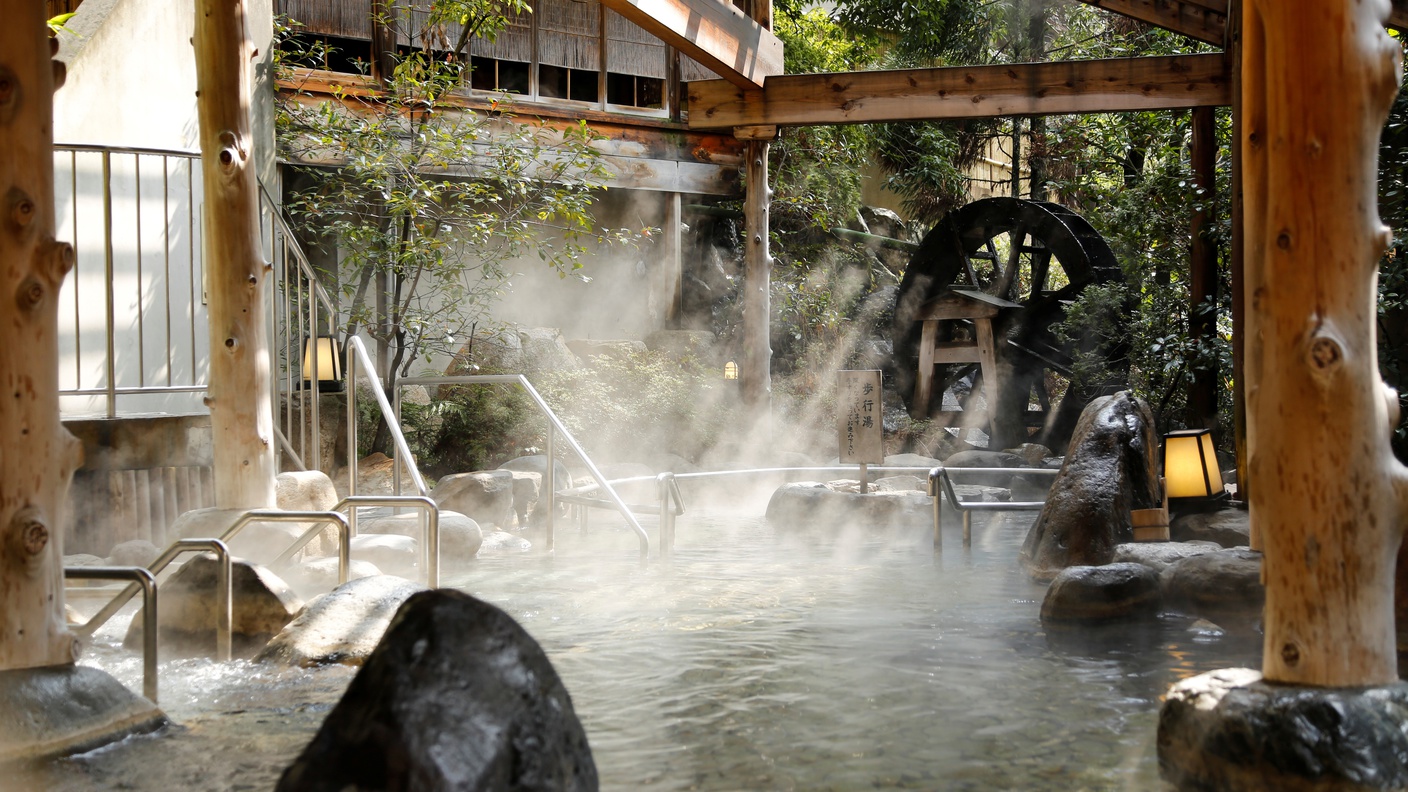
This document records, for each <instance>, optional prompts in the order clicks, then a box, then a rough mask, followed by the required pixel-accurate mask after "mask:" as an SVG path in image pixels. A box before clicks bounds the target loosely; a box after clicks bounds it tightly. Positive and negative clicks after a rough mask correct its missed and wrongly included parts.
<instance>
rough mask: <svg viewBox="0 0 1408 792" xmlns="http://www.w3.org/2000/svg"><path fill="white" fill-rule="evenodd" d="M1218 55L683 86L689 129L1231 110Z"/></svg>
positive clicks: (1224, 64) (808, 76)
mask: <svg viewBox="0 0 1408 792" xmlns="http://www.w3.org/2000/svg"><path fill="white" fill-rule="evenodd" d="M1231 100H1232V95H1231V74H1230V72H1229V69H1228V63H1227V59H1226V58H1225V57H1224V56H1223V54H1222V53H1220V52H1214V53H1205V54H1199V55H1171V56H1160V57H1143V58H1110V59H1104V60H1087V61H1051V62H1046V63H1016V64H999V65H993V66H951V67H944V68H934V69H901V70H894V71H872V72H841V73H835V74H788V75H781V76H776V77H769V78H768V80H767V85H766V87H765V88H764V89H763V90H743V89H740V88H737V87H736V86H733V85H730V84H729V83H727V82H725V81H723V80H708V81H703V82H694V83H690V84H689V127H690V128H691V129H718V128H730V127H752V126H811V125H819V124H860V123H874V122H884V121H932V120H942V119H960V118H991V117H997V116H1013V115H1017V116H1021V115H1060V114H1067V113H1104V112H1124V111H1136V110H1175V109H1186V108H1190V107H1209V106H1214V107H1215V106H1223V105H1228V104H1230V103H1231Z"/></svg>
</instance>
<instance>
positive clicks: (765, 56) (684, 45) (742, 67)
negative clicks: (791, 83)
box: [602, 0, 782, 88]
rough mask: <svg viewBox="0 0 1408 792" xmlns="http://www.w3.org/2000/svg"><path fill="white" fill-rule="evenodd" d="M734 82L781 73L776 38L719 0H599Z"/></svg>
mask: <svg viewBox="0 0 1408 792" xmlns="http://www.w3.org/2000/svg"><path fill="white" fill-rule="evenodd" d="M602 5H604V6H606V7H607V8H610V9H611V10H612V11H615V12H616V13H618V14H620V15H621V16H623V17H625V18H626V19H629V20H630V21H632V22H634V23H636V24H637V25H640V26H641V27H642V28H644V29H645V30H646V31H647V32H649V33H651V34H653V35H655V36H656V37H658V38H660V39H661V40H663V41H664V42H665V43H666V44H669V45H670V46H672V47H674V48H675V49H678V50H680V51H681V52H683V53H685V54H686V55H688V56H690V57H691V58H694V59H695V60H697V61H699V62H700V63H701V64H703V65H704V66H705V67H706V68H708V69H710V70H712V71H713V72H714V73H715V74H718V75H719V76H721V77H723V78H724V79H725V80H728V81H729V82H730V83H732V84H734V85H737V86H739V87H740V88H761V87H762V85H763V80H764V79H766V78H768V77H771V76H773V75H775V74H782V41H781V39H779V38H778V37H777V36H775V35H773V34H772V32H771V31H769V30H768V29H767V28H765V27H763V26H762V25H759V24H758V23H757V22H754V21H753V20H752V19H749V18H748V15H747V14H745V13H743V12H742V11H740V10H738V9H737V8H735V7H734V6H733V5H732V4H731V3H726V2H722V0H602Z"/></svg>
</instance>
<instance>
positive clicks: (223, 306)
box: [195, 0, 277, 509]
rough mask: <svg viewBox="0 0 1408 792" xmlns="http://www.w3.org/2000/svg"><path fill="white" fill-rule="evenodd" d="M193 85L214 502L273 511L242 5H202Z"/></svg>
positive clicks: (215, 0)
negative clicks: (201, 179)
mask: <svg viewBox="0 0 1408 792" xmlns="http://www.w3.org/2000/svg"><path fill="white" fill-rule="evenodd" d="M195 48H196V85H197V89H198V90H197V97H198V99H197V109H198V110H199V115H200V149H201V169H202V170H201V172H202V174H203V175H204V178H205V205H206V211H205V217H206V225H205V267H206V279H207V282H208V283H209V286H210V387H209V389H208V394H209V395H208V397H207V399H206V403H207V404H208V405H209V407H210V424H211V436H212V449H213V454H214V460H215V461H214V473H215V504H216V506H217V507H218V508H222V509H256V508H266V507H272V506H273V505H274V502H275V501H274V476H275V474H276V472H277V471H276V468H275V461H274V444H273V438H274V420H273V413H272V408H271V406H270V403H269V344H268V338H267V337H266V333H267V329H266V327H265V319H264V313H265V308H264V280H265V275H266V273H267V272H268V268H267V267H266V265H265V264H264V261H263V256H262V254H261V252H260V245H259V193H258V189H259V187H258V180H257V177H256V175H255V170H254V169H255V163H254V158H253V156H252V154H253V152H251V151H250V144H251V137H250V125H249V86H250V81H249V64H250V60H251V59H252V58H253V56H254V50H253V46H252V45H251V43H250V41H249V37H248V33H247V30H246V21H245V7H244V3H243V2H242V0H197V3H196V26H195Z"/></svg>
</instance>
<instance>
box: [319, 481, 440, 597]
mask: <svg viewBox="0 0 1408 792" xmlns="http://www.w3.org/2000/svg"><path fill="white" fill-rule="evenodd" d="M365 506H413V507H417V508H421V509H424V510H425V517H424V518H423V522H421V543H420V545H421V559H422V560H423V561H424V562H425V563H424V566H425V583H426V585H427V586H429V587H431V588H439V587H440V506H439V504H437V503H436V502H435V501H434V500H432V499H430V498H428V497H425V496H423V495H389V496H383V495H348V496H347V497H345V498H343V499H342V500H340V501H338V502H337V505H336V506H334V507H333V508H334V509H336V510H338V511H341V510H342V509H343V508H346V510H347V521H348V524H349V526H350V528H351V531H352V535H353V536H356V535H357V510H358V509H360V508H362V507H365Z"/></svg>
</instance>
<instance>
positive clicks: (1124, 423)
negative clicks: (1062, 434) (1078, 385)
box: [1022, 391, 1162, 580]
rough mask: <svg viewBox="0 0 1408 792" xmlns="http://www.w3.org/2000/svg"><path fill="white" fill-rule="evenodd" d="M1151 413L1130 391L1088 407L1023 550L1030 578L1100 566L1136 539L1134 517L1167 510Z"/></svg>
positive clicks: (1052, 575)
mask: <svg viewBox="0 0 1408 792" xmlns="http://www.w3.org/2000/svg"><path fill="white" fill-rule="evenodd" d="M1157 446H1158V437H1157V435H1156V434H1155V432H1154V416H1153V413H1151V412H1150V410H1149V405H1148V404H1147V403H1145V402H1144V400H1143V399H1138V398H1136V397H1134V396H1133V395H1132V394H1130V393H1129V392H1128V391H1121V392H1119V393H1117V394H1115V395H1113V396H1101V397H1100V398H1098V399H1096V400H1094V401H1092V402H1091V403H1090V404H1088V405H1086V408H1085V410H1084V412H1082V413H1081V415H1080V421H1079V422H1078V423H1077V424H1076V430H1075V434H1074V435H1073V436H1072V438H1071V445H1070V450H1069V452H1068V453H1067V454H1066V461H1065V463H1064V464H1063V465H1062V466H1061V472H1060V473H1058V474H1057V475H1056V481H1055V482H1054V483H1053V484H1052V485H1051V493H1050V495H1049V496H1048V497H1047V500H1046V507H1045V508H1043V509H1042V510H1041V514H1040V515H1039V516H1038V517H1037V519H1036V522H1035V523H1033V524H1032V528H1031V532H1030V533H1028V534H1027V539H1026V542H1025V543H1024V544H1023V545H1022V563H1023V564H1024V565H1025V566H1026V568H1027V571H1028V572H1029V573H1030V574H1031V575H1032V577H1034V578H1037V579H1040V580H1049V579H1051V578H1052V577H1054V576H1055V575H1056V573H1058V572H1060V571H1061V570H1062V569H1064V568H1066V567H1068V566H1073V565H1086V566H1099V565H1101V564H1108V563H1109V562H1110V561H1111V559H1113V558H1114V553H1115V545H1118V544H1119V543H1121V542H1128V541H1131V540H1133V538H1134V530H1133V527H1132V525H1131V523H1130V516H1129V512H1130V510H1131V509H1149V508H1155V507H1157V506H1159V505H1160V503H1161V502H1162V497H1161V495H1160V492H1159V477H1158V466H1157V463H1156V461H1155V450H1156V448H1157Z"/></svg>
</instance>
